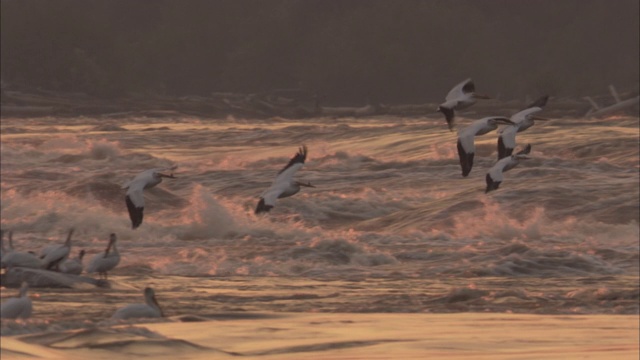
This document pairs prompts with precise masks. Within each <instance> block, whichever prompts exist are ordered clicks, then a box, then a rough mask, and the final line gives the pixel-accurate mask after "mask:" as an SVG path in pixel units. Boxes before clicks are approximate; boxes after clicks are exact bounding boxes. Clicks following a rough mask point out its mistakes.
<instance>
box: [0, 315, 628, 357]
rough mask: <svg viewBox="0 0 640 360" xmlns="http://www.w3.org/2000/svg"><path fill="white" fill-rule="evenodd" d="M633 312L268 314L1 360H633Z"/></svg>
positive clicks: (95, 334)
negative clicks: (149, 359)
mask: <svg viewBox="0 0 640 360" xmlns="http://www.w3.org/2000/svg"><path fill="white" fill-rule="evenodd" d="M638 336H639V330H638V316H637V315H572V316H566V315H522V314H495V313H491V314H478V313H458V314H353V313H346V314H345V313H343V314H326V313H273V314H262V316H256V317H255V318H246V317H244V318H242V317H238V318H230V319H229V320H224V321H203V322H167V323H148V324H136V325H133V326H128V325H124V326H115V327H111V328H109V327H102V328H95V329H89V330H81V331H67V332H56V333H52V332H49V333H43V334H34V335H22V336H15V337H7V336H5V337H2V347H1V348H2V353H1V355H2V359H23V358H46V359H89V358H91V359H113V358H114V356H116V357H117V358H118V359H125V358H140V357H148V356H151V355H152V356H153V358H154V359H178V358H179V359H213V358H216V359H218V358H220V359H221V358H231V357H242V358H260V359H301V358H304V359H426V358H439V359H440V358H447V359H456V358H473V359H585V358H588V359H637V358H638V356H639V354H640V353H639V347H638Z"/></svg>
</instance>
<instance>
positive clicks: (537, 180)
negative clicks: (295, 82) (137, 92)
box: [1, 117, 639, 334]
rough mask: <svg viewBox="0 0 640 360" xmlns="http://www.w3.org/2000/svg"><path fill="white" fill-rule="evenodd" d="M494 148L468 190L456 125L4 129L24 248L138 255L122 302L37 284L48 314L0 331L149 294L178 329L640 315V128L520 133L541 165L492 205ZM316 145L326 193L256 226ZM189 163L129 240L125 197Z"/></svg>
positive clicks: (321, 121)
mask: <svg viewBox="0 0 640 360" xmlns="http://www.w3.org/2000/svg"><path fill="white" fill-rule="evenodd" d="M467 122H468V121H467ZM460 123H461V124H464V123H465V120H464V119H461V120H460ZM496 139H497V134H495V133H490V134H487V135H484V136H481V137H478V138H476V144H477V152H476V159H475V164H474V168H473V170H472V172H471V174H470V176H469V177H468V178H462V177H461V175H460V166H459V163H458V158H457V152H456V147H455V142H456V135H455V134H454V133H451V132H449V131H448V130H447V129H446V125H445V124H444V121H443V120H441V119H439V118H437V119H436V118H433V119H420V118H413V119H407V118H396V117H375V118H358V119H353V118H345V119H332V118H316V119H308V120H299V121H294V120H286V119H269V120H251V119H235V118H227V119H210V120H208V119H207V120H205V119H199V118H188V117H187V118H185V117H175V118H161V119H150V118H126V119H109V118H70V119H67V118H39V119H11V118H7V119H3V120H2V151H1V155H2V169H1V170H2V227H3V228H4V229H12V230H13V231H14V232H15V235H14V241H15V246H16V248H18V249H20V250H34V251H38V250H39V249H40V248H43V247H44V246H46V245H50V244H53V243H57V242H61V241H62V240H63V239H64V237H65V236H66V232H67V230H68V228H69V227H75V229H76V233H75V236H74V238H75V242H74V248H73V249H72V252H73V254H74V255H75V254H76V253H77V252H78V251H79V250H80V249H85V250H87V252H88V253H89V255H88V258H90V257H91V256H93V254H95V253H98V252H100V251H102V250H103V249H104V246H105V245H106V242H107V239H108V235H109V233H111V232H115V233H117V234H118V236H119V239H120V240H119V248H120V251H121V253H122V254H123V258H122V261H121V263H120V265H119V267H118V268H117V269H116V270H115V271H113V272H112V276H111V277H110V279H111V280H112V288H111V289H66V290H65V289H62V290H61V289H34V291H33V292H32V294H33V293H35V296H36V297H35V298H34V319H33V320H30V321H29V322H28V324H26V325H25V324H14V323H5V322H3V325H2V332H3V334H12V333H21V332H30V331H37V330H43V329H50V328H51V327H55V326H58V327H59V328H74V327H82V326H84V325H86V324H94V323H98V322H101V321H105V319H107V318H108V317H109V316H110V315H111V314H112V313H113V311H114V310H115V309H116V308H117V307H118V306H120V305H122V304H124V303H130V302H138V301H140V300H141V291H140V290H141V289H142V288H144V287H145V286H149V285H150V286H153V287H154V288H156V292H157V294H158V299H159V301H160V303H161V304H162V305H163V307H164V312H165V314H167V315H169V316H181V315H186V314H192V315H193V314H195V315H199V316H214V315H216V314H217V315H216V316H220V314H224V313H225V312H232V311H235V312H237V311H245V312H261V311H269V312H271V311H276V312H279V311H293V312H298V311H301V312H461V311H474V312H485V311H489V312H517V313H543V314H557V313H563V314H566V313H578V314H600V313H605V314H637V313H638V312H639V305H638V298H639V296H638V291H639V290H638V271H639V266H638V263H639V256H638V254H639V250H638V248H639V245H638V236H639V233H638V217H639V210H638V204H639V190H638V183H639V179H638V170H639V167H638V164H639V154H638V139H639V137H638V118H636V117H616V118H608V119H605V120H585V119H572V118H563V119H556V120H553V121H549V122H545V123H540V124H536V125H535V126H534V127H532V128H531V129H529V130H527V131H525V132H522V133H519V134H518V138H517V141H518V142H519V144H521V145H524V144H526V143H530V144H532V146H533V150H532V157H533V159H531V160H528V161H525V162H523V163H521V164H520V165H519V166H518V167H517V168H515V169H513V170H511V171H509V172H508V173H506V175H505V180H504V182H503V183H502V185H501V187H500V189H499V190H497V191H495V192H492V193H489V194H485V193H484V188H485V174H486V172H487V170H488V169H489V168H490V167H491V165H492V164H493V163H494V162H495V160H496V156H497V155H496ZM302 144H306V145H307V146H308V148H309V156H308V159H307V163H306V165H305V167H304V168H303V169H302V170H301V171H299V172H298V174H297V176H296V177H297V178H298V179H301V180H304V181H310V182H311V183H312V184H314V185H315V186H316V188H303V190H302V191H301V192H300V193H299V194H297V195H295V196H293V197H291V198H286V199H281V200H280V201H279V202H278V204H277V206H276V207H275V208H274V209H273V210H272V211H271V213H269V214H268V215H265V216H255V215H254V214H253V210H254V208H255V205H256V203H257V198H258V196H259V195H260V194H261V192H262V191H263V190H264V189H266V188H267V187H268V186H269V185H270V183H271V181H272V180H273V178H274V176H275V174H276V173H277V172H278V170H280V169H281V168H282V167H283V166H284V165H285V164H286V162H287V161H288V159H289V158H290V157H291V156H292V155H293V154H294V153H295V151H296V150H297V148H298V146H299V145H302ZM171 164H177V165H178V166H179V167H178V169H177V171H176V173H175V174H176V176H177V177H178V178H177V179H175V180H171V179H168V180H165V181H164V182H163V183H162V184H160V185H158V186H157V187H156V188H154V189H151V190H149V191H146V192H145V198H146V209H145V219H144V223H143V224H142V226H141V227H140V228H139V229H138V230H131V228H130V222H129V218H128V214H127V212H126V206H125V203H124V190H122V189H121V185H122V184H124V183H125V182H126V181H128V180H130V179H131V178H132V177H133V176H135V175H136V174H137V173H138V172H140V171H142V170H145V169H148V168H154V167H162V166H166V165H171ZM14 293H15V290H11V289H8V290H3V292H2V297H3V298H5V297H8V296H14Z"/></svg>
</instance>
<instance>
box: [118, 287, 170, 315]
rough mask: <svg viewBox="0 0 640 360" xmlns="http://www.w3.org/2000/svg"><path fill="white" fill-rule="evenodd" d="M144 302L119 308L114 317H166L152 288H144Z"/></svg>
mask: <svg viewBox="0 0 640 360" xmlns="http://www.w3.org/2000/svg"><path fill="white" fill-rule="evenodd" d="M144 302H145V303H144V304H131V305H127V306H125V307H123V308H120V309H118V310H117V311H116V312H115V313H114V314H113V316H111V318H112V319H120V320H126V319H135V318H158V317H164V314H163V313H162V309H161V308H160V305H159V304H158V301H157V300H156V294H155V292H154V291H153V289H152V288H150V287H148V288H145V289H144Z"/></svg>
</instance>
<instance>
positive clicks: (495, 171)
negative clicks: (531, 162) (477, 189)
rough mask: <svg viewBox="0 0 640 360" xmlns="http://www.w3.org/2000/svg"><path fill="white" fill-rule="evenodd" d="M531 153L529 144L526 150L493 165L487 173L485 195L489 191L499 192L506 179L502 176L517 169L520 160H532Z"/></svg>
mask: <svg viewBox="0 0 640 360" xmlns="http://www.w3.org/2000/svg"><path fill="white" fill-rule="evenodd" d="M530 152H531V145H530V144H529V145H527V147H526V148H524V150H522V151H519V152H518V153H517V154H515V155H511V156H508V157H506V158H504V159H500V160H498V162H496V163H495V165H493V167H492V168H491V169H489V172H488V173H487V177H486V180H487V189H486V190H485V191H484V192H485V194H486V193H488V192H489V191H492V190H497V189H498V187H500V183H501V182H502V180H503V179H504V177H503V176H502V174H503V173H504V172H505V171H509V170H511V169H513V168H514V167H516V165H518V164H519V163H520V160H526V159H531V157H529V155H528V154H529V153H530Z"/></svg>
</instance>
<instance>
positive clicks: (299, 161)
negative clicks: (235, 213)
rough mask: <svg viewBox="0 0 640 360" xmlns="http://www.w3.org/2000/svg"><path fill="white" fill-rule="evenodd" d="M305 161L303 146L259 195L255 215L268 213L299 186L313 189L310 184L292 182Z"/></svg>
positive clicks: (304, 148) (305, 148) (295, 191)
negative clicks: (269, 185) (278, 201)
mask: <svg viewBox="0 0 640 360" xmlns="http://www.w3.org/2000/svg"><path fill="white" fill-rule="evenodd" d="M306 159H307V147H306V146H305V145H303V146H301V147H300V148H299V149H298V152H297V153H296V154H295V155H294V156H293V157H292V158H291V160H289V163H288V164H287V166H285V167H284V168H283V169H282V170H280V172H278V176H276V179H275V180H274V181H273V184H271V187H270V188H268V189H267V190H265V191H264V192H263V193H262V195H260V201H259V202H258V206H257V207H256V211H255V213H256V214H259V213H261V212H268V211H269V210H271V209H272V208H273V207H274V206H275V205H276V201H277V200H278V199H280V198H284V197H289V196H292V195H295V194H297V193H298V191H300V187H301V186H307V187H315V186H313V185H311V183H310V182H307V183H302V182H299V181H294V180H293V175H294V174H295V173H296V172H297V171H298V170H300V168H301V167H303V166H304V161H305V160H306Z"/></svg>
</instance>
